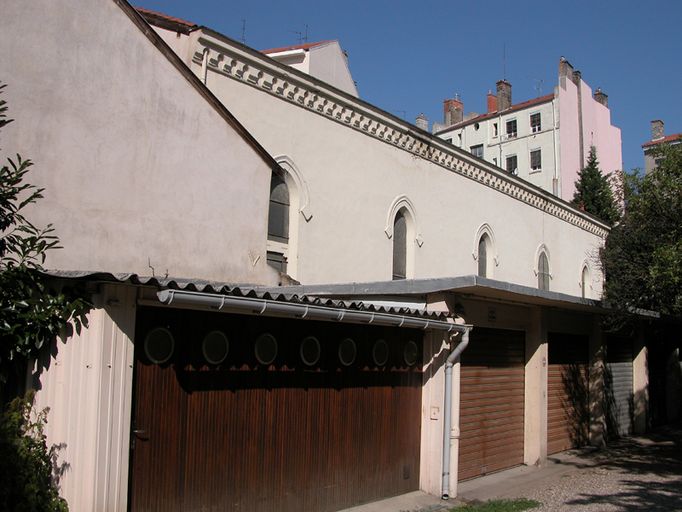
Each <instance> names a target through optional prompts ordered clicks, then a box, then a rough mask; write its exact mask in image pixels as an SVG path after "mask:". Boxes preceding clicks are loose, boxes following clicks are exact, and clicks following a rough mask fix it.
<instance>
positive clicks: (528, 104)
mask: <svg viewBox="0 0 682 512" xmlns="http://www.w3.org/2000/svg"><path fill="white" fill-rule="evenodd" d="M553 99H554V94H547V95H545V96H540V97H539V98H533V99H532V100H528V101H523V102H521V103H516V104H515V105H512V106H511V107H509V108H508V109H506V110H503V111H501V112H500V111H497V110H495V111H494V112H488V113H486V114H481V115H480V116H476V117H472V118H471V119H467V120H466V121H462V122H461V123H457V124H453V125H450V126H448V127H447V128H443V129H442V130H440V131H438V132H436V134H435V135H438V134H439V133H444V132H447V131H450V130H452V129H456V128H462V127H464V126H468V125H470V124H473V123H478V122H481V121H485V120H486V119H492V118H493V117H497V116H500V115H503V114H504V115H506V114H511V113H513V112H517V111H519V110H524V109H527V108H530V107H534V106H536V105H541V104H543V103H549V102H550V101H552V100H553Z"/></svg>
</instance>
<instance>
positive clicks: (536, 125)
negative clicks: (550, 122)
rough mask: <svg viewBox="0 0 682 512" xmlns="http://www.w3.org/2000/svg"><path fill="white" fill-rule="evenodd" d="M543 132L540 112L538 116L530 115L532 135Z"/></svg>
mask: <svg viewBox="0 0 682 512" xmlns="http://www.w3.org/2000/svg"><path fill="white" fill-rule="evenodd" d="M540 130H542V124H541V122H540V112H538V113H537V114H531V115H530V131H531V132H532V133H537V132H539V131H540Z"/></svg>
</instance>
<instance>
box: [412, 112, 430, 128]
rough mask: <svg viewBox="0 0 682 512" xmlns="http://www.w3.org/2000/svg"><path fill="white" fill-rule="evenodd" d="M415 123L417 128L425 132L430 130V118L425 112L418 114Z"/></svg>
mask: <svg viewBox="0 0 682 512" xmlns="http://www.w3.org/2000/svg"><path fill="white" fill-rule="evenodd" d="M414 124H416V125H417V128H421V129H422V130H424V131H425V132H428V131H429V120H428V119H427V118H426V116H425V115H424V114H423V113H422V114H419V115H418V116H417V120H416V121H415V123H414Z"/></svg>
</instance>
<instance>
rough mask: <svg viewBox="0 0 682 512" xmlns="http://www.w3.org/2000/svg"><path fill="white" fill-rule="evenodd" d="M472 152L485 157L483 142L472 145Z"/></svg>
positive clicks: (479, 156)
mask: <svg viewBox="0 0 682 512" xmlns="http://www.w3.org/2000/svg"><path fill="white" fill-rule="evenodd" d="M471 154H472V155H474V156H477V157H478V158H483V144H477V145H475V146H471Z"/></svg>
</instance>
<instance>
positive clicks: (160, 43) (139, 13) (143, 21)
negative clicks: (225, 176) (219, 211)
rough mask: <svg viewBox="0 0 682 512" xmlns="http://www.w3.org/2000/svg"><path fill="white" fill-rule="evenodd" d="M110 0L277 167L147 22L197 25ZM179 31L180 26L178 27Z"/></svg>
mask: <svg viewBox="0 0 682 512" xmlns="http://www.w3.org/2000/svg"><path fill="white" fill-rule="evenodd" d="M114 2H115V3H116V4H117V5H118V6H119V7H120V9H121V10H122V11H123V12H124V13H125V14H126V15H127V16H128V18H129V19H130V21H132V22H133V23H134V24H135V26H136V27H137V28H138V29H139V30H140V32H142V33H143V34H144V36H145V37H146V38H147V39H149V41H150V42H151V43H152V44H153V45H154V46H156V48H157V49H158V50H159V51H160V52H161V54H162V55H163V56H164V57H165V58H166V59H168V61H169V62H170V63H171V64H172V65H173V66H174V67H175V69H177V70H178V72H179V73H180V74H181V75H182V76H183V77H184V78H185V80H187V81H188V82H189V83H190V84H191V85H192V87H194V89H195V90H196V91H197V92H198V93H199V94H200V95H201V96H202V97H203V98H204V99H205V100H206V102H207V103H208V104H209V105H211V107H213V109H214V110H215V111H216V112H217V113H218V115H220V116H221V117H222V118H223V119H224V120H225V121H226V122H227V123H228V124H229V125H230V126H231V127H232V128H233V129H234V130H235V131H236V132H237V133H239V135H240V136H241V137H242V138H243V139H244V140H245V141H246V142H247V143H248V144H249V145H250V146H251V147H252V148H253V149H254V150H255V151H256V153H258V155H260V157H261V158H262V159H263V161H264V162H265V163H267V164H268V165H269V166H270V168H272V169H275V168H277V167H279V164H278V163H277V162H276V161H275V159H274V158H273V157H272V155H270V153H268V152H267V150H266V149H265V148H264V147H263V146H262V145H261V143H260V142H258V141H257V140H256V138H255V137H254V136H253V135H251V132H249V131H248V130H247V129H246V128H245V127H244V125H242V124H241V123H240V122H239V121H238V120H237V118H236V117H234V116H233V115H232V112H230V111H229V110H228V109H227V107H225V105H223V103H222V102H221V101H220V100H219V99H218V98H217V97H216V96H215V95H214V94H213V93H212V92H211V91H210V90H209V89H208V87H206V85H205V84H204V83H203V82H202V81H201V80H200V79H199V77H197V76H196V75H195V74H194V73H193V72H192V70H191V69H189V68H188V67H187V66H186V65H185V63H184V62H183V61H182V59H180V57H178V55H177V54H176V53H175V52H174V51H173V50H172V49H171V48H170V46H168V45H167V44H166V42H165V41H164V40H163V39H162V38H161V36H160V35H159V34H157V33H156V31H155V30H150V25H149V24H151V23H153V24H154V25H156V26H159V27H162V28H163V26H164V24H168V23H170V24H173V27H176V28H171V30H178V28H177V27H184V30H186V31H187V32H186V33H189V32H190V31H191V30H195V29H196V28H199V26H198V25H196V24H193V23H192V22H190V21H185V20H182V19H180V18H174V17H172V16H167V15H165V14H162V13H157V12H155V11H149V10H147V9H139V8H135V7H133V6H132V5H130V4H129V3H128V2H127V1H126V0H114ZM178 31H180V32H182V30H178Z"/></svg>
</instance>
